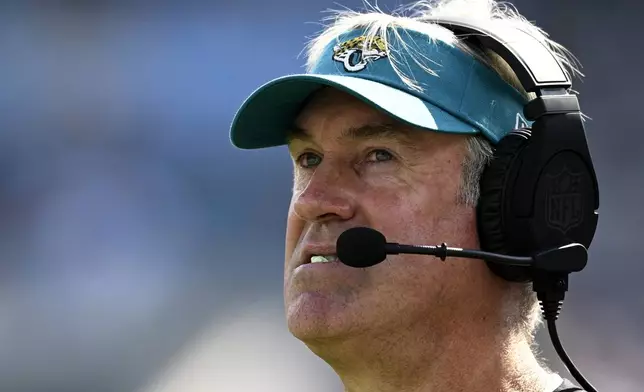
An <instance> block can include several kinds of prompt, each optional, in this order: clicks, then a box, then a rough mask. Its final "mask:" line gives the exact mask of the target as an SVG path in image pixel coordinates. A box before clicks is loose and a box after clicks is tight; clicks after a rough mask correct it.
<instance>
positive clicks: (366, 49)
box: [333, 35, 387, 72]
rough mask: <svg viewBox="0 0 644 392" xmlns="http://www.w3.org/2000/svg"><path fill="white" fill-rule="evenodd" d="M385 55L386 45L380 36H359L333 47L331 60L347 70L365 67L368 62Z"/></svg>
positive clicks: (359, 69) (353, 70) (352, 70)
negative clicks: (342, 65)
mask: <svg viewBox="0 0 644 392" xmlns="http://www.w3.org/2000/svg"><path fill="white" fill-rule="evenodd" d="M385 57H387V46H386V45H385V43H384V42H383V40H382V38H380V37H373V38H367V37H366V36H363V35H361V36H359V37H356V38H353V39H350V40H348V41H345V42H342V43H341V44H339V45H336V46H334V47H333V60H335V61H339V62H341V63H342V64H344V69H346V70H347V71H349V72H358V71H362V70H363V69H365V67H366V66H367V64H369V62H373V61H376V60H379V59H381V58H385Z"/></svg>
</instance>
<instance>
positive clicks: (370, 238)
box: [336, 227, 387, 268]
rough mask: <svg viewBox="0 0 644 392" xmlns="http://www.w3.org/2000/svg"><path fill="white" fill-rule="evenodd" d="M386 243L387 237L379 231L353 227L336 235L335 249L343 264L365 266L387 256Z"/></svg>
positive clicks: (371, 264)
mask: <svg viewBox="0 0 644 392" xmlns="http://www.w3.org/2000/svg"><path fill="white" fill-rule="evenodd" d="M386 244H387V239H386V238H385V236H384V235H383V234H382V233H381V232H379V231H377V230H374V229H371V228H368V227H354V228H352V229H349V230H346V231H345V232H344V233H342V234H341V235H340V237H338V241H337V242H336V250H337V252H338V259H340V261H341V262H342V263H343V264H345V265H348V266H349V267H354V268H366V267H371V266H374V265H376V264H378V263H380V262H381V261H383V260H384V259H385V258H386V257H387V250H386Z"/></svg>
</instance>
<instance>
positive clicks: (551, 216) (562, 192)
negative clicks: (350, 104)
mask: <svg viewBox="0 0 644 392" xmlns="http://www.w3.org/2000/svg"><path fill="white" fill-rule="evenodd" d="M546 177H547V181H548V192H547V195H546V223H547V225H548V226H549V227H551V228H553V229H556V230H559V231H561V232H562V233H564V234H566V233H567V232H568V231H569V230H570V229H572V228H573V227H576V226H578V225H579V224H580V223H581V222H582V221H583V209H584V206H583V200H582V195H581V189H580V187H581V177H582V176H581V174H576V173H573V172H571V171H570V170H569V169H568V167H567V166H564V168H563V170H562V171H561V173H559V174H557V175H554V176H553V175H547V176H546Z"/></svg>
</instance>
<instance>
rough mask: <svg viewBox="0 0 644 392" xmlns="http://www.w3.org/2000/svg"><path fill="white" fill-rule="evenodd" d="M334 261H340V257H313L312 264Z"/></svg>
mask: <svg viewBox="0 0 644 392" xmlns="http://www.w3.org/2000/svg"><path fill="white" fill-rule="evenodd" d="M332 261H338V256H336V255H326V256H319V255H315V256H311V263H330V262H332Z"/></svg>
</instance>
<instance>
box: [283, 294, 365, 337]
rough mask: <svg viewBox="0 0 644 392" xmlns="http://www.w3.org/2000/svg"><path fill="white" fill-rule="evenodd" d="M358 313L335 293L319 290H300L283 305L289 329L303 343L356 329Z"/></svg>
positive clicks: (341, 335)
mask: <svg viewBox="0 0 644 392" xmlns="http://www.w3.org/2000/svg"><path fill="white" fill-rule="evenodd" d="M358 314H359V313H357V312H355V311H352V309H351V308H350V306H348V304H346V303H344V302H343V301H339V300H338V298H335V296H334V295H332V294H331V295H329V294H322V293H319V292H305V293H300V294H298V296H297V297H296V298H294V299H293V300H291V301H289V302H287V304H286V321H287V324H288V329H289V331H290V332H291V334H293V336H295V337H296V338H298V339H299V340H301V341H303V342H305V343H307V342H311V343H313V342H319V341H320V340H329V339H342V338H343V337H347V335H350V334H351V331H352V330H356V329H358V326H357V325H356V322H357V321H358V320H357V319H356V316H357V315H358Z"/></svg>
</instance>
